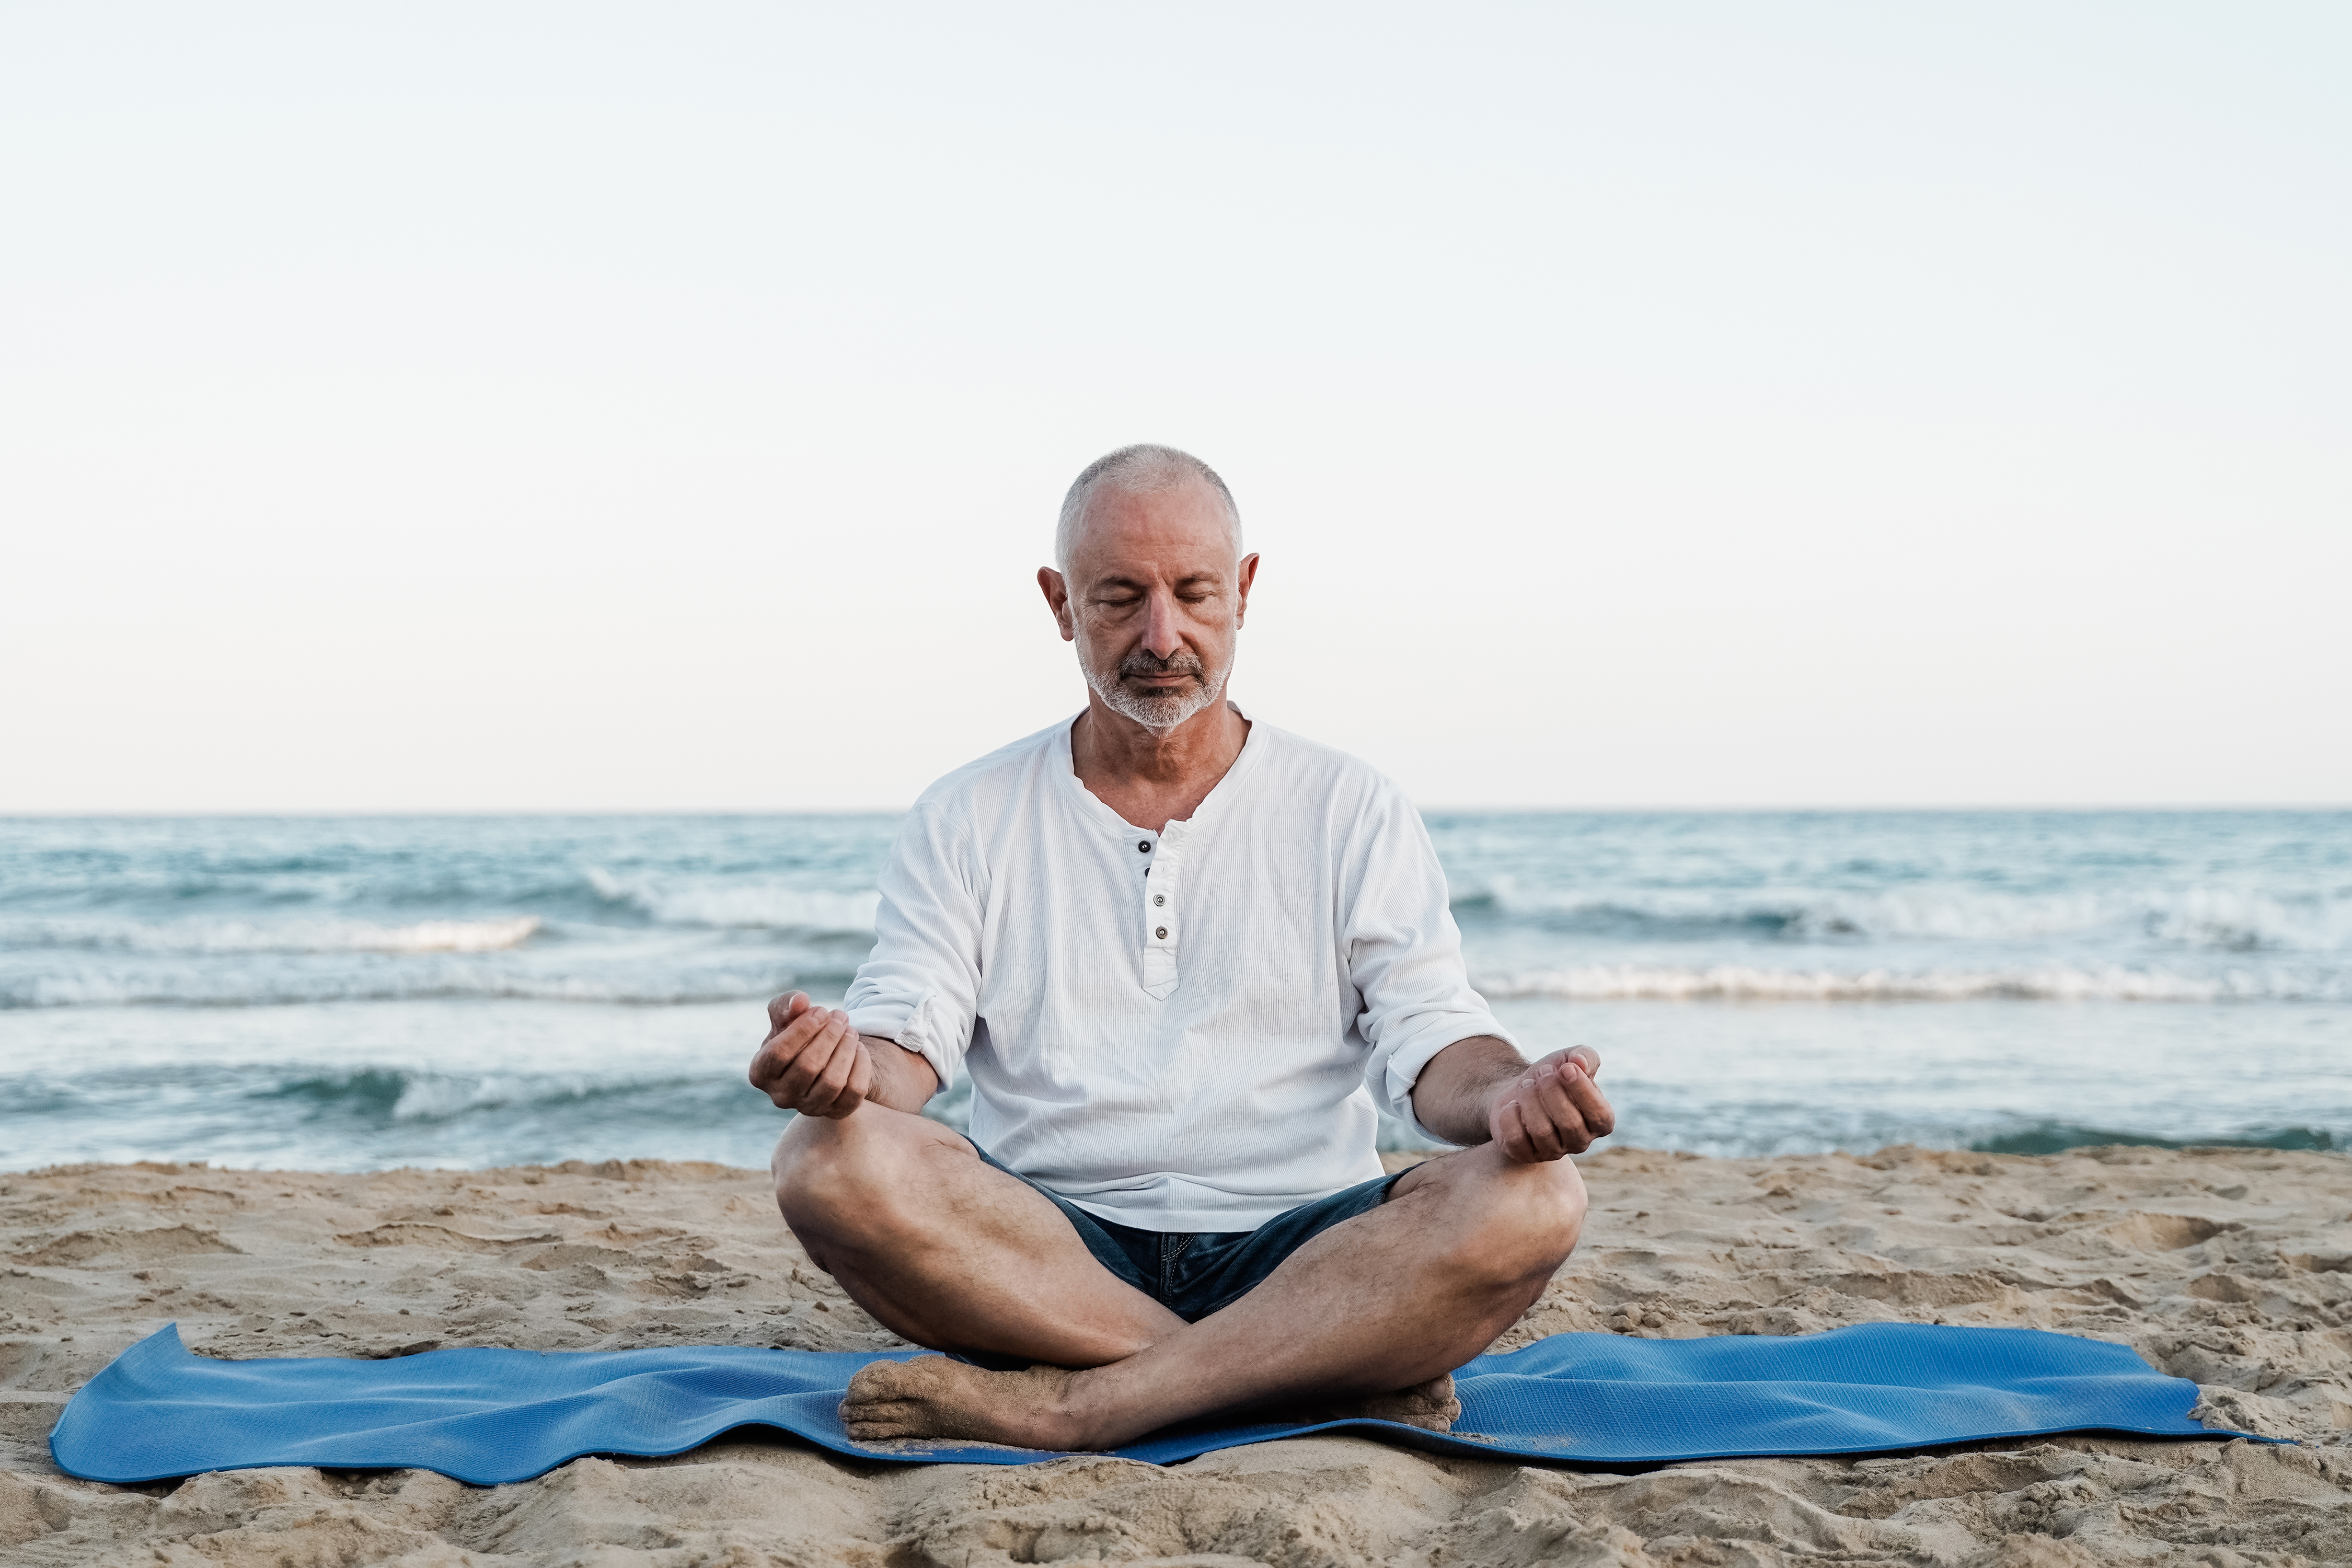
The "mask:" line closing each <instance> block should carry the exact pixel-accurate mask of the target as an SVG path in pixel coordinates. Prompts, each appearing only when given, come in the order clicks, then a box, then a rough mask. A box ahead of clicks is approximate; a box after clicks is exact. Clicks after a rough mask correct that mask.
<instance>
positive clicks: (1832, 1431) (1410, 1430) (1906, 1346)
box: [49, 1323, 2245, 1485]
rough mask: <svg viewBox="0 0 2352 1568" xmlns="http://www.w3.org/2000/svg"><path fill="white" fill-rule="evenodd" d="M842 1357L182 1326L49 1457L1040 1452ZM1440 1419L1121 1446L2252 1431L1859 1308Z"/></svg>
mask: <svg viewBox="0 0 2352 1568" xmlns="http://www.w3.org/2000/svg"><path fill="white" fill-rule="evenodd" d="M920 1353H922V1352H915V1351H899V1352H891V1353H890V1354H888V1355H887V1356H880V1357H877V1356H875V1355H871V1354H858V1353H855V1352H816V1351H787V1350H760V1349H754V1348H751V1347H746V1346H740V1345H719V1346H710V1347H705V1348H701V1349H692V1348H688V1349H672V1350H642V1351H551V1352H541V1351H509V1350H446V1351H432V1352H427V1353H425V1354H423V1355H413V1356H406V1357H402V1358H400V1359H397V1360H392V1361H341V1360H304V1361H215V1360H212V1359H210V1358H208V1357H205V1356H197V1355H191V1354H189V1353H188V1351H187V1349H186V1348H185V1347H184V1346H183V1345H182V1344H181V1343H180V1334H179V1330H178V1328H177V1326H176V1325H174V1326H173V1327H170V1328H165V1329H163V1330H160V1331H157V1332H156V1333H154V1334H152V1335H150V1336H149V1337H148V1338H146V1339H144V1340H142V1341H140V1342H139V1343H137V1344H135V1345H133V1346H131V1348H130V1349H129V1350H127V1351H125V1352H122V1354H121V1355H120V1356H118V1357H116V1358H115V1360H114V1362H113V1363H112V1364H110V1366H108V1367H107V1368H106V1370H105V1371H103V1372H101V1373H99V1374H98V1375H97V1376H96V1377H94V1378H92V1379H91V1380H90V1381H89V1384H87V1385H86V1386H85V1387H84V1388H83V1389H82V1391H81V1392H80V1393H79V1394H75V1395H74V1398H73V1403H72V1404H70V1405H67V1406H66V1413H65V1415H63V1416H62V1417H61V1418H60V1419H59V1420H58V1425H57V1429H56V1430H55V1431H54V1432H52V1433H51V1434H50V1435H49V1450H50V1452H51V1453H53V1454H54V1455H56V1456H57V1461H58V1466H59V1468H62V1469H64V1470H65V1471H66V1472H67V1473H68V1474H69V1475H75V1476H79V1477H82V1478H83V1479H87V1480H96V1481H116V1482H128V1481H152V1480H162V1479H166V1478H168V1477H173V1476H186V1475H194V1474H197V1473H199V1472H201V1471H205V1470H227V1469H241V1468H247V1467H251V1466H257V1465H320V1466H325V1467H327V1468H333V1469H373V1468H406V1467H411V1466H413V1467H415V1468H421V1469H427V1470H438V1471H440V1472H441V1473H442V1474H443V1475H445V1476H451V1477H454V1478H456V1479H458V1480H461V1481H472V1482H475V1483H477V1484H479V1485H494V1484H496V1483H499V1482H501V1481H519V1480H526V1479H530V1477H532V1476H536V1475H541V1474H544V1473H545V1472H546V1471H548V1470H551V1469H553V1468H555V1467H556V1466H558V1465H561V1464H562V1463H563V1462H564V1461H565V1460H567V1459H573V1458H579V1457H580V1456H581V1455H583V1454H631V1455H637V1456H640V1457H652V1456H656V1455H662V1454H677V1453H682V1452H684V1451H685V1450H686V1449H688V1448H691V1447H696V1446H697V1445H698V1444H701V1443H707V1442H709V1440H710V1439H711V1438H713V1437H716V1436H719V1434H720V1433H722V1432H726V1431H730V1430H731V1429H733V1428H735V1427H739V1426H772V1427H775V1428H778V1429H780V1430H782V1431H786V1432H791V1433H793V1434H795V1435H796V1436H802V1437H805V1438H807V1439H808V1440H809V1441H810V1442H812V1443H815V1444H817V1445H818V1446H820V1447H825V1448H830V1449H832V1450H833V1451H834V1452H835V1453H839V1454H849V1455H854V1456H856V1458H864V1459H891V1460H902V1461H907V1462H910V1463H937V1462H940V1461H948V1462H952V1463H957V1464H980V1465H1023V1464H1030V1463H1034V1462H1035V1461H1037V1460H1039V1459H1045V1458H1054V1456H1053V1455H1051V1454H1049V1453H1045V1452H1043V1451H1041V1450H1038V1449H1034V1448H1006V1447H992V1446H989V1445H985V1444H961V1443H926V1444H865V1443H858V1442H855V1441H853V1440H852V1439H851V1438H850V1437H849V1436H848V1435H847V1434H846V1433H845V1432H844V1431H843V1430H842V1426H841V1420H840V1417H839V1416H838V1415H837V1414H836V1413H835V1406H836V1405H838V1404H839V1403H840V1400H841V1394H842V1390H843V1389H845V1387H847V1386H848V1384H849V1377H850V1374H851V1373H854V1372H856V1370H857V1369H858V1368H859V1367H861V1366H864V1365H865V1364H866V1363H868V1362H871V1361H876V1360H892V1361H904V1360H907V1359H908V1358H909V1357H911V1356H914V1355H917V1354H920ZM1454 1385H1455V1389H1456V1391H1457V1392H1458V1393H1459V1394H1460V1395H1461V1398H1462V1418H1461V1420H1460V1421H1459V1422H1458V1423H1456V1426H1455V1430H1454V1431H1453V1432H1452V1433H1446V1434H1441V1433H1435V1432H1426V1431H1423V1430H1422V1429H1421V1428H1419V1427H1416V1426H1402V1425H1399V1424H1398V1423H1395V1422H1391V1421H1366V1420H1358V1421H1330V1422H1323V1423H1320V1424H1318V1425H1312V1426H1295V1425H1293V1426H1286V1425H1282V1424H1279V1423H1272V1422H1259V1423H1256V1424H1253V1425H1242V1426H1216V1427H1197V1428H1196V1427H1185V1428H1178V1429H1171V1431H1168V1432H1163V1433H1160V1434H1156V1435H1155V1436H1150V1437H1147V1438H1145V1439H1143V1440H1142V1441H1140V1442H1138V1443H1133V1444H1130V1445H1129V1446H1128V1447H1124V1448H1120V1449H1118V1450H1117V1452H1118V1453H1119V1454H1121V1455H1124V1456H1126V1457H1127V1458H1135V1459H1145V1460H1149V1461H1150V1462H1152V1463H1154V1464H1163V1465H1164V1464H1173V1463H1175V1462H1176V1461H1177V1460H1180V1459H1189V1458H1193V1457H1194V1456H1196V1455H1200V1454H1205V1453H1207V1452H1209V1451H1210V1450H1212V1449H1214V1448H1231V1447H1237V1446H1239V1445H1242V1444H1244V1443H1263V1442H1266V1441H1268V1440H1270V1439H1272V1438H1276V1437H1292V1436H1299V1435H1301V1434H1303V1433H1307V1432H1342V1431H1356V1432H1362V1433H1366V1434H1368V1435H1372V1436H1382V1437H1387V1438H1391V1439H1393V1440H1396V1441H1399V1442H1404V1443H1410V1444H1412V1445H1414V1446H1415V1447H1423V1448H1433V1449H1440V1450H1444V1451H1449V1452H1454V1453H1460V1454H1469V1455H1481V1456H1486V1457H1488V1458H1503V1457H1521V1458H1535V1459H1553V1460H1563V1461H1569V1462H1581V1463H1586V1464H1602V1465H1643V1464H1656V1463H1663V1462H1665V1461H1669V1460H1675V1459H1700V1458H1729V1457H1733V1456H1750V1457H1754V1456H1764V1455H1791V1454H1866V1453H1876V1452H1885V1451H1887V1450H1889V1449H1897V1448H1920V1447H1933V1446H1935V1445H1937V1444H1944V1443H1964V1442H1970V1441H1974V1440H1977V1439H1980V1438H1990V1437H2023V1436H2037V1435H2041V1434H2045V1433H2051V1432H2081V1431H2107V1432H2129V1433H2138V1434H2144V1435H2147V1436H2162V1437H2225V1436H2245V1434H2243V1433H2234V1432H2219V1431H2215V1430H2212V1429H2210V1428H2208V1427H2205V1426H2200V1425H2198V1424H2197V1423H2196V1422H2194V1421H2191V1420H2190V1419H2189V1407H2190V1406H2191V1405H2194V1404H2195V1403H2196V1401H2197V1385H2196V1384H2193V1383H2189V1382H2188V1381H2186V1380H2184V1379H2181V1378H2177V1377H2167V1376H2165V1375H2163V1374H2162V1373H2158V1372H2154V1371H2152V1370H2150V1369H2149V1367H2148V1365H2147V1363H2145V1362H2143V1361H2141V1360H2140V1359H2139V1357H2138V1356H2137V1355H2136V1354H2134V1353H2133V1352H2132V1351H2131V1350H2130V1348H2129V1347H2127V1346H2125V1345H2114V1344H2106V1343H2104V1342H2100V1341H2097V1340H2084V1339H2076V1338H2074V1336H2072V1335H2070V1334H2052V1333H2043V1332H2041V1331H2038V1330H2032V1329H1956V1328H1940V1327H1934V1326H1930V1325H1927V1324H1920V1323H1866V1324H1863V1325H1861V1326H1860V1327H1856V1328H1850V1329H1832V1330H1831V1331H1829V1332H1827V1333H1820V1334H1802V1335H1798V1336H1795V1337H1792V1338H1787V1339H1773V1338H1759V1337H1748V1336H1726V1337H1723V1338H1717V1339H1700V1340H1643V1339H1632V1338H1627V1337H1624V1336H1622V1335H1617V1334H1557V1335H1554V1336H1553V1337H1552V1338H1550V1339H1548V1340H1542V1341H1539V1342H1537V1343H1535V1344H1531V1345H1528V1346H1527V1347H1526V1348H1524V1349H1522V1350H1517V1351H1511V1352H1506V1353H1504V1354H1501V1355H1483V1356H1480V1357H1479V1358H1478V1359H1477V1360H1475V1361H1474V1362H1472V1363H1470V1364H1469V1365H1467V1366H1465V1367H1464V1368H1463V1369H1462V1370H1461V1371H1460V1372H1458V1373H1455V1374H1454Z"/></svg>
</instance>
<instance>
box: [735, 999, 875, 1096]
mask: <svg viewBox="0 0 2352 1568" xmlns="http://www.w3.org/2000/svg"><path fill="white" fill-rule="evenodd" d="M751 1087H752V1088H753V1089H758V1090H759V1091H760V1092H761V1094H764V1095H766V1096H767V1097H768V1098H769V1099H770V1100H773V1101H775V1103H776V1104H778V1105H780V1106H782V1108H783V1109H785V1110H797V1111H799V1112H800V1113H801V1114H802V1115H803V1116H822V1117H825V1118H827V1119H829V1120H831V1121H840V1120H841V1119H842V1118H843V1117H845V1116H846V1115H848V1114H849V1113H850V1112H851V1111H853V1110H856V1109H857V1108H858V1107H859V1106H860V1105H862V1104H864V1103H865V1102H866V1097H867V1096H869V1095H870V1094H872V1093H873V1092H874V1063H873V1060H872V1059H871V1058H869V1057H867V1055H866V1042H865V1041H864V1040H862V1039H860V1038H859V1037H858V1035H857V1031H856V1029H853V1028H851V1027H850V1026H849V1015H848V1014H846V1013H844V1012H842V1011H841V1010H840V1009H838V1008H834V1007H818V1006H814V1005H811V1004H810V1002H809V999H808V993H806V992H804V991H793V992H788V993H786V994H784V995H782V996H779V997H777V998H776V999H775V1000H774V1001H772V1002H771V1003H769V1004H768V1037H767V1038H766V1039H764V1040H762V1041H761V1042H760V1054H759V1055H758V1056H755V1057H753V1058H751Z"/></svg>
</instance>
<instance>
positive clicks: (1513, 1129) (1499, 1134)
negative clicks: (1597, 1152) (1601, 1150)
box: [1486, 1046, 1617, 1165]
mask: <svg viewBox="0 0 2352 1568" xmlns="http://www.w3.org/2000/svg"><path fill="white" fill-rule="evenodd" d="M1600 1071H1601V1055H1600V1053H1599V1052H1597V1051H1595V1050H1593V1049H1592V1048H1591V1047H1589V1046H1575V1047H1570V1048H1569V1049H1567V1050H1564V1051H1554V1052H1552V1054H1551V1055H1549V1056H1548V1057H1546V1058H1543V1059H1542V1060H1541V1061H1538V1062H1536V1063H1534V1064H1532V1065H1531V1066H1529V1067H1528V1068H1527V1070H1526V1071H1524V1072H1522V1073H1520V1074H1519V1075H1518V1076H1517V1078H1514V1079H1510V1080H1509V1081H1508V1082H1507V1083H1505V1084H1502V1085H1501V1086H1500V1087H1498V1088H1497V1089H1496V1090H1495V1098H1494V1101H1493V1104H1492V1106H1491V1107H1490V1108H1489V1109H1488V1110H1487V1112H1486V1131H1487V1132H1488V1133H1489V1134H1490V1135H1492V1136H1493V1138H1494V1140H1495V1142H1496V1146H1497V1147H1499V1148H1500V1149H1501V1150H1502V1151H1503V1153H1504V1155H1505V1156H1506V1157H1507V1158H1508V1159H1509V1160H1511V1161H1512V1162H1513V1163H1517V1164H1521V1165H1534V1164H1540V1163H1543V1162H1545V1161H1548V1160H1557V1159H1559V1158H1561V1157H1562V1156H1564V1155H1569V1154H1581V1153H1583V1152H1585V1151H1586V1150H1587V1149H1590V1148H1591V1147H1592V1143H1593V1141H1594V1140H1595V1139H1598V1138H1606V1137H1608V1136H1609V1134H1610V1133H1611V1132H1612V1131H1614V1130H1615V1128H1616V1126H1617V1113H1616V1112H1615V1111H1613V1110H1611V1109H1610V1108H1609V1098H1608V1096H1606V1095H1604V1094H1602V1093H1601V1086H1600V1085H1599V1084H1598V1083H1595V1082H1594V1081H1593V1079H1594V1078H1595V1077H1596V1076H1598V1075H1599V1073H1600Z"/></svg>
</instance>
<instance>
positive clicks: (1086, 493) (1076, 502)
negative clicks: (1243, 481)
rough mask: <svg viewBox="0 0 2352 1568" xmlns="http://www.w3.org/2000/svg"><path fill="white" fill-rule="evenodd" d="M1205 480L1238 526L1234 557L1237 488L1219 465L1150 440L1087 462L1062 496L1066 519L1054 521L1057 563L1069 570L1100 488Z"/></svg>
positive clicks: (1153, 488)
mask: <svg viewBox="0 0 2352 1568" xmlns="http://www.w3.org/2000/svg"><path fill="white" fill-rule="evenodd" d="M1188 484H1205V485H1207V486H1208V487H1209V488H1210V489H1213V490H1214V491H1216V492H1217V499H1218V500H1220V501H1223V503H1224V508H1225V521H1226V522H1228V523H1229V524H1231V525H1232V528H1233V531H1234V560H1236V561H1238V560H1240V559H1241V555H1242V510H1241V508H1239V507H1237V506H1235V505H1234V492H1233V491H1231V490H1229V489H1226V488H1225V481H1224V480H1223V479H1219V478H1218V477H1217V470H1216V469H1214V468H1211V467H1209V465H1208V464H1206V463H1204V462H1202V461H1201V459H1200V458H1196V457H1194V456H1192V453H1190V452H1180V451H1178V450H1177V449H1176V448H1175V447H1155V446H1153V445H1151V444H1150V442H1143V443H1139V444H1138V445H1136V446H1133V447H1120V448H1119V449H1118V451H1116V452H1112V453H1110V454H1109V455H1108V456H1106V457H1100V458H1096V459H1095V460H1094V461H1093V462H1091V463H1088V464H1087V467H1086V471H1085V472H1084V473H1081V474H1080V475H1079V476H1078V477H1077V479H1076V481H1075V482H1074V483H1073V484H1072V485H1071V486H1070V493H1069V494H1068V495H1066V496H1064V497H1063V498H1062V519H1061V521H1059V522H1058V523H1056V524H1055V527H1054V567H1055V570H1056V571H1058V572H1061V573H1062V574H1065V575H1066V574H1068V572H1069V570H1070V552H1071V550H1072V549H1073V548H1074V547H1075V546H1076V544H1077V542H1078V525H1079V524H1080V523H1082V522H1084V521H1086V516H1087V506H1088V505H1090V504H1091V503H1092V502H1093V500H1094V499H1095V492H1096V491H1097V490H1099V489H1114V490H1120V491H1123V492H1125V493H1127V494H1129V495H1153V494H1157V493H1158V492H1160V491H1161V490H1172V489H1177V488H1178V487H1179V486H1181V485H1188Z"/></svg>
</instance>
